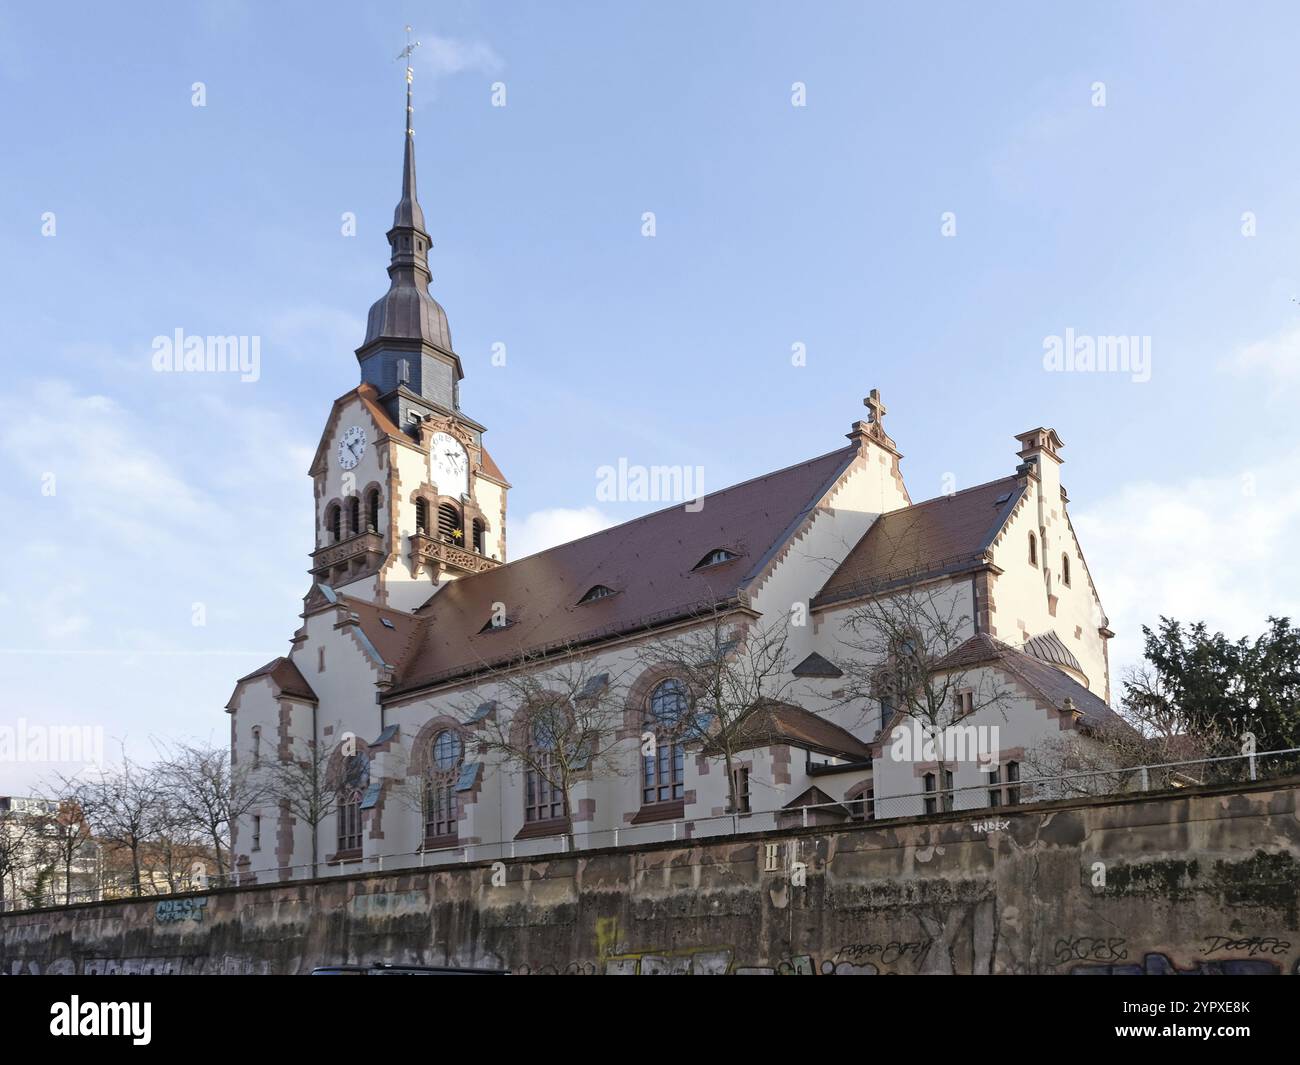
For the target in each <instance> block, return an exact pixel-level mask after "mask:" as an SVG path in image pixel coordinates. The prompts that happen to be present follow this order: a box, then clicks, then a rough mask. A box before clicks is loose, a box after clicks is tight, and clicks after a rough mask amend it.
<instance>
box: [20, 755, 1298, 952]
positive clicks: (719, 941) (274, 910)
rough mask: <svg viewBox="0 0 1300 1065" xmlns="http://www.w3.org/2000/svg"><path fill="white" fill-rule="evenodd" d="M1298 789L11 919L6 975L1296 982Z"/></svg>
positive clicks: (905, 824)
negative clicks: (403, 970) (346, 973)
mask: <svg viewBox="0 0 1300 1065" xmlns="http://www.w3.org/2000/svg"><path fill="white" fill-rule="evenodd" d="M1298 789H1300V778H1289V779H1287V780H1284V781H1273V782H1268V783H1263V784H1259V785H1256V786H1255V787H1254V788H1251V789H1243V788H1242V787H1241V786H1239V785H1234V786H1233V787H1232V788H1220V789H1214V788H1199V789H1186V790H1185V791H1183V792H1180V793H1171V794H1166V795H1160V796H1147V797H1143V798H1141V799H1131V800H1124V801H1116V800H1113V799H1112V800H1106V801H1101V800H1087V801H1078V802H1062V803H1052V804H1043V805H1038V806H1034V807H1026V808H1023V809H1020V810H1017V811H1014V812H1013V811H1009V810H1003V811H1001V812H1000V813H998V814H997V815H994V814H993V813H992V812H985V813H983V814H976V815H974V816H971V815H967V816H962V817H957V816H955V815H954V816H950V817H949V818H947V819H943V820H929V821H921V820H914V821H898V822H891V823H887V824H884V825H881V826H879V827H870V826H865V827H853V828H824V827H823V828H816V829H808V830H792V831H785V832H777V833H768V834H765V835H763V836H761V837H737V838H735V839H730V840H725V841H724V840H709V841H701V842H700V843H698V844H696V845H682V844H665V845H659V846H655V847H647V848H643V849H639V850H637V851H631V852H629V851H622V852H619V851H593V852H587V853H583V854H580V855H576V856H568V857H566V856H555V857H552V858H550V859H545V858H543V859H538V858H533V859H527V860H524V859H520V860H516V861H510V862H504V863H500V864H498V865H496V866H494V865H492V864H491V863H479V864H472V865H465V866H458V867H454V868H450V869H448V868H443V869H439V870H437V871H434V870H429V871H424V870H409V871H405V872H393V873H384V874H372V875H360V876H350V877H337V878H327V879H321V880H316V881H307V882H298V883H293V884H279V885H266V886H254V887H247V888H235V889H228V890H222V891H213V892H211V893H208V894H206V895H193V896H177V897H172V898H168V899H164V900H161V901H160V900H157V899H152V900H140V901H118V902H111V903H99V904H90V905H84V906H75V907H70V908H66V909H50V910H39V911H28V912H21V913H14V914H7V915H4V916H2V917H0V971H2V972H4V973H72V972H77V973H112V972H160V973H162V972H169V973H301V972H306V971H308V970H310V969H311V968H312V967H313V966H315V965H322V964H332V963H339V962H355V961H373V960H380V961H390V962H408V963H422V964H435V965H440V964H453V965H462V966H483V967H492V968H508V969H510V970H511V971H513V972H516V973H521V974H523V973H551V972H574V973H583V974H595V973H619V974H640V975H651V974H662V973H778V974H780V973H800V974H802V973H809V974H813V973H815V974H832V973H835V974H850V973H867V974H877V973H918V972H920V973H929V972H933V973H946V972H957V973H989V972H993V973H999V972H1046V973H1080V972H1083V973H1100V974H1107V973H1112V972H1115V973H1119V972H1146V973H1164V972H1173V971H1177V972H1183V973H1213V972H1242V973H1257V974H1262V975H1267V974H1275V973H1293V972H1296V971H1297V970H1300V932H1298V931H1297V923H1296V922H1297V908H1298V903H1300V818H1298V816H1297V802H1296V797H1297V791H1298Z"/></svg>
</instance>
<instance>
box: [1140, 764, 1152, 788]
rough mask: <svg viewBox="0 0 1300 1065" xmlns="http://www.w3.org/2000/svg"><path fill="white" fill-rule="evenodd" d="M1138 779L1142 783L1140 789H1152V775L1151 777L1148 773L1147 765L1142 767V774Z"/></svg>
mask: <svg viewBox="0 0 1300 1065" xmlns="http://www.w3.org/2000/svg"><path fill="white" fill-rule="evenodd" d="M1138 781H1139V782H1140V783H1139V790H1140V791H1150V790H1151V777H1150V774H1148V772H1147V767H1146V766H1143V767H1142V772H1141V774H1140V775H1139V776H1138Z"/></svg>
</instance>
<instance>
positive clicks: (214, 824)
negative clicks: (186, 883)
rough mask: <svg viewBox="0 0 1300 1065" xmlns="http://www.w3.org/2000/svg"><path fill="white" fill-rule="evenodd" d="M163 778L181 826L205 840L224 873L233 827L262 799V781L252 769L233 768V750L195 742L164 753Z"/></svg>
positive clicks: (169, 804)
mask: <svg viewBox="0 0 1300 1065" xmlns="http://www.w3.org/2000/svg"><path fill="white" fill-rule="evenodd" d="M158 775H159V781H160V785H161V788H162V794H163V797H164V799H165V801H166V805H167V808H168V809H169V810H170V811H171V812H172V814H173V815H174V817H175V819H176V826H177V827H178V828H181V829H183V830H184V834H185V835H187V836H189V837H190V838H191V841H194V840H202V841H203V843H204V847H205V849H208V850H210V851H211V854H212V857H213V859H214V860H215V861H216V865H217V874H218V875H224V874H225V872H226V869H227V861H226V856H227V855H228V854H229V853H230V830H231V826H232V825H233V824H235V823H236V822H237V821H238V820H239V818H240V817H242V816H244V815H245V814H247V813H249V812H250V811H251V810H252V809H253V808H254V807H256V806H257V805H258V803H259V802H260V801H261V800H262V798H263V794H262V792H263V787H262V782H261V781H260V780H258V779H257V775H256V774H255V773H254V771H253V769H252V768H247V767H240V768H237V769H232V768H231V765H230V751H229V750H228V749H224V748H223V749H218V748H215V747H201V746H194V745H190V744H180V745H177V746H175V747H172V748H167V749H164V751H163V759H162V761H161V762H160V763H159V769H158Z"/></svg>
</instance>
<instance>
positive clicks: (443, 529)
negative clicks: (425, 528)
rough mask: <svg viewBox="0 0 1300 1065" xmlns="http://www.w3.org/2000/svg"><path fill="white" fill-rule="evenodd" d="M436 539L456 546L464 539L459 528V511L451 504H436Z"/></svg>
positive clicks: (462, 532)
mask: <svg viewBox="0 0 1300 1065" xmlns="http://www.w3.org/2000/svg"><path fill="white" fill-rule="evenodd" d="M438 539H439V540H445V541H446V542H447V543H449V544H458V543H460V542H461V541H462V540H464V539H465V533H464V530H462V529H461V527H460V511H459V510H457V509H456V507H455V506H454V505H453V504H451V503H439V504H438Z"/></svg>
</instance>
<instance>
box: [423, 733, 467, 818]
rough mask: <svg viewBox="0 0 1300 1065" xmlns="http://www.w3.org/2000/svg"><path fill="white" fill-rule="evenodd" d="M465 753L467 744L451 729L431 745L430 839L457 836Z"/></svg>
mask: <svg viewBox="0 0 1300 1065" xmlns="http://www.w3.org/2000/svg"><path fill="white" fill-rule="evenodd" d="M464 756H465V746H464V744H463V743H461V739H460V737H459V736H458V735H457V734H456V733H455V732H453V731H452V730H451V729H443V730H442V731H441V732H439V733H438V734H437V735H436V736H434V738H433V743H431V744H430V745H429V762H428V765H427V766H426V767H425V770H424V838H425V842H426V843H427V842H428V841H430V840H435V839H436V840H448V839H454V838H455V836H456V820H457V818H458V817H459V815H460V811H459V809H458V807H457V803H456V781H457V778H458V777H459V776H460V767H461V762H462V761H463V759H464Z"/></svg>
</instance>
